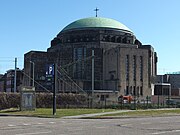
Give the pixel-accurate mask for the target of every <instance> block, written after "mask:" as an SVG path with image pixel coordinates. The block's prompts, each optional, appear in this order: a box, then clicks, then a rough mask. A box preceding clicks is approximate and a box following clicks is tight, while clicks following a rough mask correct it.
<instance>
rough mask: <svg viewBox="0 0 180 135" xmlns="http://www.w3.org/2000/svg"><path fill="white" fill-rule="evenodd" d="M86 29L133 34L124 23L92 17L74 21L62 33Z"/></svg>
mask: <svg viewBox="0 0 180 135" xmlns="http://www.w3.org/2000/svg"><path fill="white" fill-rule="evenodd" d="M86 28H109V29H117V30H123V31H127V32H130V33H133V32H132V31H131V30H130V29H129V28H128V27H126V26H125V25H123V24H122V23H120V22H118V21H116V20H113V19H109V18H102V17H90V18H83V19H80V20H77V21H74V22H72V23H70V24H69V25H67V26H66V27H65V28H64V29H63V30H62V31H67V30H75V29H86Z"/></svg>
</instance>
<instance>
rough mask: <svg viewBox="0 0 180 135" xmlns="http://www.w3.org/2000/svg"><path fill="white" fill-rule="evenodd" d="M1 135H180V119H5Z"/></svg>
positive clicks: (0, 120) (1, 125) (2, 121)
mask: <svg viewBox="0 0 180 135" xmlns="http://www.w3.org/2000/svg"><path fill="white" fill-rule="evenodd" d="M0 135H180V116H171V117H147V118H122V119H54V118H34V117H12V116H8V117H7V116H5V117H4V116H1V117H0Z"/></svg>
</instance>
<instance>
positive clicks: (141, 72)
mask: <svg viewBox="0 0 180 135" xmlns="http://www.w3.org/2000/svg"><path fill="white" fill-rule="evenodd" d="M139 65H140V80H141V81H143V57H142V56H140V64H139Z"/></svg>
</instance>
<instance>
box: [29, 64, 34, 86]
mask: <svg viewBox="0 0 180 135" xmlns="http://www.w3.org/2000/svg"><path fill="white" fill-rule="evenodd" d="M30 63H32V65H33V76H32V78H33V84H32V86H33V87H34V62H32V61H30Z"/></svg>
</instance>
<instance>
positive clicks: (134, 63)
mask: <svg viewBox="0 0 180 135" xmlns="http://www.w3.org/2000/svg"><path fill="white" fill-rule="evenodd" d="M133 80H134V81H135V80H136V56H135V55H134V56H133Z"/></svg>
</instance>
